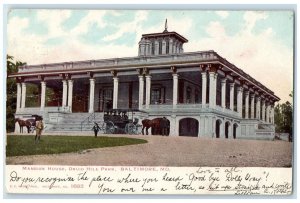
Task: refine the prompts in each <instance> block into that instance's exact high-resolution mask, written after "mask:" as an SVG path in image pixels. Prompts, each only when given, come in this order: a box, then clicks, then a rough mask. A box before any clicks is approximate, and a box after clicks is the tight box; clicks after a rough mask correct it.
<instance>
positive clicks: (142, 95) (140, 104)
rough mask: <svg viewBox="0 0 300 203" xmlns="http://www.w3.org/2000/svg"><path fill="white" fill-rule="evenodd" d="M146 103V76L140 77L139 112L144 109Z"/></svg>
mask: <svg viewBox="0 0 300 203" xmlns="http://www.w3.org/2000/svg"><path fill="white" fill-rule="evenodd" d="M143 101H144V76H143V75H139V110H142V109H143Z"/></svg>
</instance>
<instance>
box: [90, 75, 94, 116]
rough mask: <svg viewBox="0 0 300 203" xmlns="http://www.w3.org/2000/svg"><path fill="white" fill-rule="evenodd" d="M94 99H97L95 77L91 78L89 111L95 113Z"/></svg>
mask: <svg viewBox="0 0 300 203" xmlns="http://www.w3.org/2000/svg"><path fill="white" fill-rule="evenodd" d="M94 100H95V79H94V78H90V99H89V101H90V102H89V103H90V104H89V113H94Z"/></svg>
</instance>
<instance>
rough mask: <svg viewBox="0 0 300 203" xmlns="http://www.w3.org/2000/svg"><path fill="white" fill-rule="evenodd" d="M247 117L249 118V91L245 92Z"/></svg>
mask: <svg viewBox="0 0 300 203" xmlns="http://www.w3.org/2000/svg"><path fill="white" fill-rule="evenodd" d="M245 119H249V91H246V92H245Z"/></svg>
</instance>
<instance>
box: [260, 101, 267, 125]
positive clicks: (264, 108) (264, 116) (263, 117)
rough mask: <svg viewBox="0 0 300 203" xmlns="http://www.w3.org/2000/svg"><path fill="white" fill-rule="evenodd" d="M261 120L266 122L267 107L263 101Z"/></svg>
mask: <svg viewBox="0 0 300 203" xmlns="http://www.w3.org/2000/svg"><path fill="white" fill-rule="evenodd" d="M261 120H263V121H266V105H265V100H262V118H261Z"/></svg>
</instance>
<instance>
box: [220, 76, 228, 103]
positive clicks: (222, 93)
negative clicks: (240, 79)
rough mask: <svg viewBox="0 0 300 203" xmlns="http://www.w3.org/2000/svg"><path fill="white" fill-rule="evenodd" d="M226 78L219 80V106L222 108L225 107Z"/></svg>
mask: <svg viewBox="0 0 300 203" xmlns="http://www.w3.org/2000/svg"><path fill="white" fill-rule="evenodd" d="M226 80H227V79H226V78H224V79H223V80H222V82H221V100H222V101H221V106H222V108H224V109H225V108H226Z"/></svg>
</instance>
